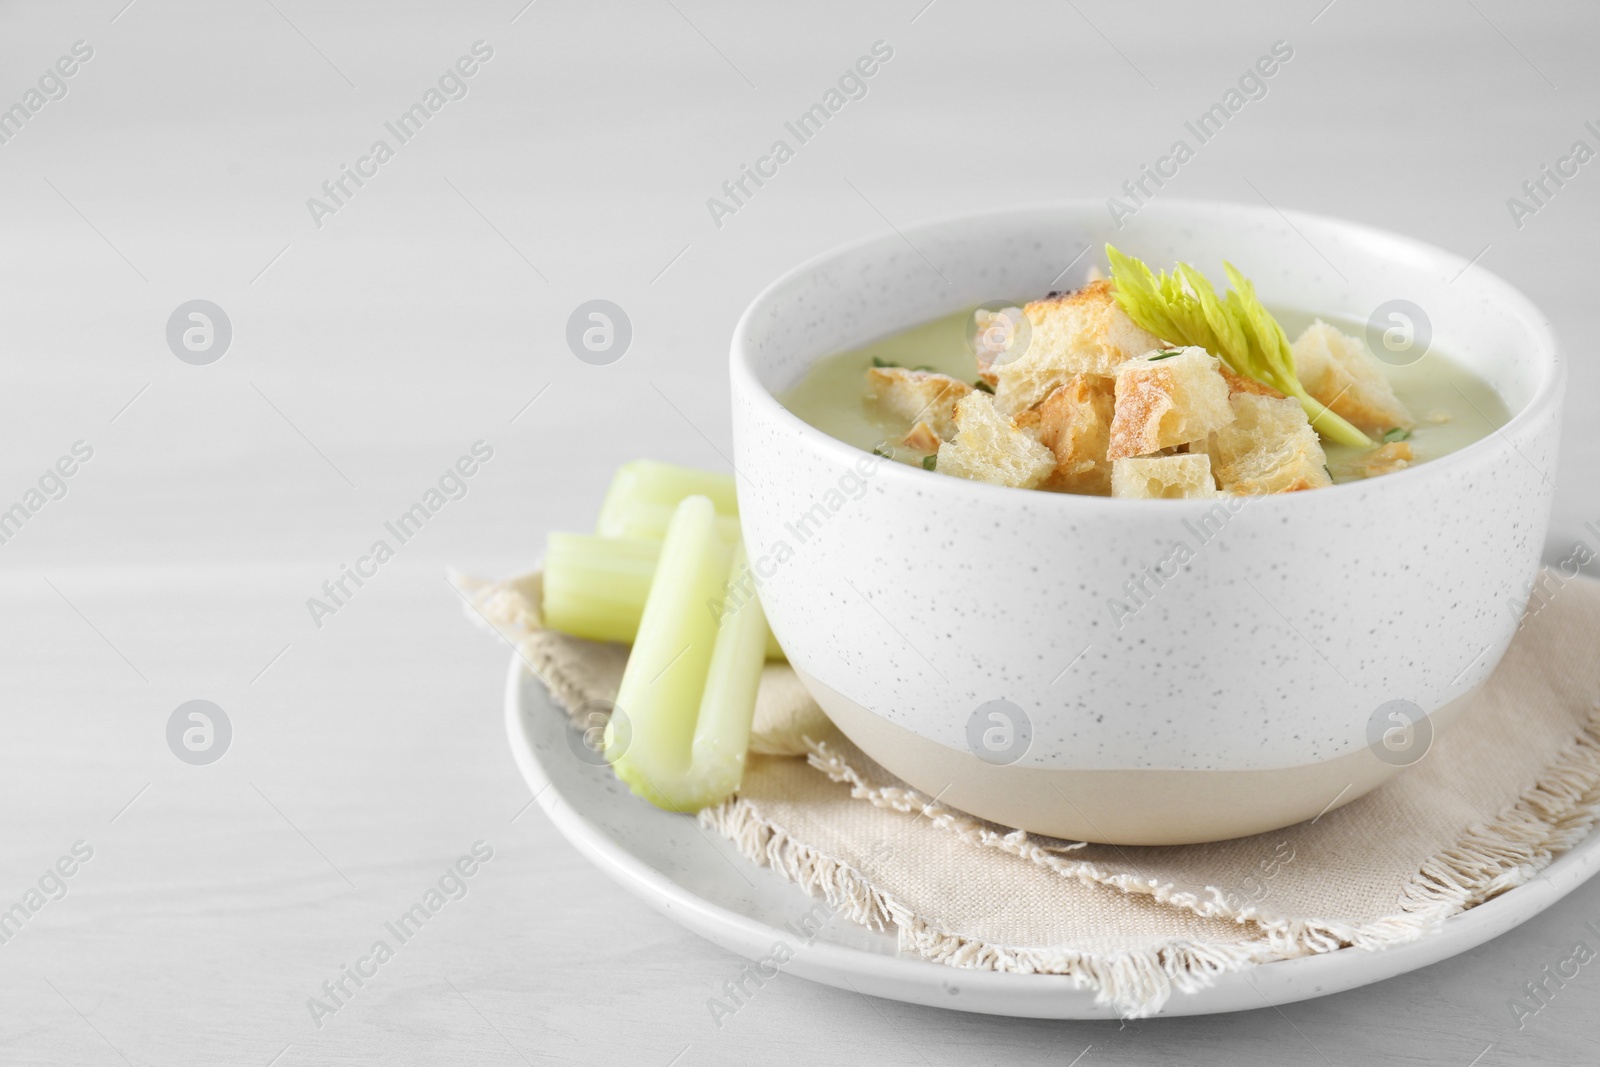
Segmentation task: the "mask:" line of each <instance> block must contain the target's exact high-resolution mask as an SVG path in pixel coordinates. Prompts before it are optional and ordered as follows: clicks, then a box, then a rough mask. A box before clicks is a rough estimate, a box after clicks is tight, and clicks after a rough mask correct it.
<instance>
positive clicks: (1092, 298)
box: [992, 281, 1161, 414]
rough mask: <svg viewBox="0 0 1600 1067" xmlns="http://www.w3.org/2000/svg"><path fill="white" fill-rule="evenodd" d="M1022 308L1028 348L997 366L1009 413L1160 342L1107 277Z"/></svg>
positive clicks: (1000, 397) (1109, 370) (1000, 400)
mask: <svg viewBox="0 0 1600 1067" xmlns="http://www.w3.org/2000/svg"><path fill="white" fill-rule="evenodd" d="M1023 311H1024V312H1025V313H1026V314H1027V316H1028V323H1029V326H1030V329H1031V336H1030V338H1029V340H1028V345H1027V348H1026V350H1025V351H1024V352H1023V353H1022V354H1021V355H1019V356H1017V357H1016V358H1015V359H1013V360H1011V361H1010V362H1009V363H1004V364H1000V363H997V364H995V365H994V367H993V368H992V369H993V372H994V374H995V375H996V381H995V383H993V384H994V386H995V403H996V404H997V405H998V406H999V408H1000V410H1001V411H1003V412H1006V413H1007V414H1015V413H1017V412H1019V411H1026V410H1027V409H1028V408H1031V407H1033V406H1034V405H1035V404H1037V403H1039V401H1041V400H1043V399H1044V398H1045V397H1046V396H1049V395H1050V391H1051V390H1053V389H1054V388H1055V387H1056V386H1058V385H1064V384H1066V381H1067V379H1068V378H1070V377H1072V376H1073V375H1074V374H1097V375H1100V376H1101V377H1104V378H1109V377H1111V376H1112V375H1114V374H1115V373H1116V369H1117V366H1118V365H1119V364H1121V363H1123V362H1124V361H1126V360H1129V359H1132V358H1133V357H1134V356H1142V355H1144V354H1145V353H1146V352H1149V351H1151V350H1152V349H1155V348H1159V347H1160V346H1161V341H1160V339H1159V338H1157V337H1156V336H1155V335H1154V334H1151V333H1147V332H1145V331H1144V330H1142V329H1140V328H1139V327H1138V326H1136V325H1134V322H1133V320H1132V319H1130V318H1129V317H1128V315H1127V312H1125V311H1123V310H1122V309H1121V308H1120V307H1118V306H1117V304H1116V301H1114V300H1113V299H1112V298H1111V283H1110V282H1108V281H1097V282H1090V283H1089V284H1088V285H1086V286H1084V287H1083V288H1082V289H1078V290H1076V291H1075V292H1071V293H1059V294H1052V295H1051V296H1049V297H1047V298H1045V299H1044V300H1035V301H1034V302H1033V303H1031V304H1029V305H1028V306H1027V307H1025V308H1023Z"/></svg>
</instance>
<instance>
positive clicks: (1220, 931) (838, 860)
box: [456, 575, 1600, 1015]
mask: <svg viewBox="0 0 1600 1067" xmlns="http://www.w3.org/2000/svg"><path fill="white" fill-rule="evenodd" d="M456 582H457V586H458V588H460V589H461V590H462V592H463V594H464V595H465V596H466V597H467V598H468V600H469V602H470V604H471V607H472V611H473V613H474V614H475V615H476V616H477V617H479V618H480V619H481V620H482V621H485V622H488V623H489V624H490V625H492V626H493V627H494V628H496V629H497V630H499V632H500V633H501V634H502V635H504V636H505V637H506V638H507V639H508V640H510V641H512V642H513V643H514V644H515V645H516V646H517V647H518V649H519V651H520V652H521V654H522V656H523V657H524V659H525V660H526V661H527V663H528V665H529V667H530V668H531V669H532V670H533V671H534V672H535V673H536V674H537V675H538V677H539V678H540V679H541V680H542V681H543V682H544V683H545V685H546V686H547V687H548V688H549V690H550V692H551V694H552V696H553V697H554V698H555V699H556V701H557V702H558V703H560V704H561V705H563V706H564V707H566V708H567V709H568V710H569V711H571V710H574V709H577V708H578V707H579V706H580V705H582V704H584V702H586V701H597V700H598V701H605V700H609V699H610V698H611V697H613V696H614V695H615V692H616V686H617V682H618V680H619V679H620V677H621V672H622V666H623V664H624V662H625V660H626V649H623V648H620V647H617V646H612V645H602V644H596V643H593V642H588V641H582V640H579V639H576V638H570V637H566V636H564V635H561V634H555V633H551V632H547V631H543V630H542V629H541V628H540V626H539V620H538V611H537V607H536V605H537V604H538V584H537V583H538V578H537V575H532V576H527V577H525V578H522V579H514V580H512V581H509V582H503V583H482V582H475V581H473V580H471V579H464V578H459V577H458V578H456ZM1542 588H1544V589H1546V590H1553V592H1547V593H1546V595H1545V597H1544V598H1543V600H1536V602H1535V603H1536V605H1538V607H1539V610H1537V611H1536V612H1530V614H1529V615H1528V617H1527V618H1526V619H1525V621H1524V625H1523V627H1522V629H1521V630H1520V631H1519V633H1518V635H1517V637H1516V639H1515V640H1514V641H1513V642H1512V645H1511V648H1510V650H1509V651H1508V652H1507V653H1506V657H1505V659H1504V660H1503V661H1502V662H1501V664H1500V666H1499V668H1498V669H1497V670H1496V671H1495V673H1494V675H1493V676H1492V677H1491V678H1490V679H1489V681H1488V682H1487V683H1486V684H1485V685H1484V686H1482V687H1481V688H1480V689H1479V690H1478V691H1477V692H1476V693H1475V694H1473V695H1472V696H1471V697H1469V698H1468V699H1467V706H1466V707H1465V708H1464V709H1463V710H1462V711H1461V713H1460V714H1459V716H1458V717H1457V719H1456V721H1455V722H1454V723H1452V724H1451V726H1450V728H1449V729H1448V730H1447V731H1445V733H1444V734H1443V736H1441V737H1439V738H1438V739H1436V741H1435V743H1434V745H1433V747H1432V749H1431V751H1429V753H1428V755H1427V756H1426V758H1425V759H1423V760H1422V762H1421V763H1419V764H1417V765H1416V766H1413V767H1410V768H1408V769H1407V770H1405V771H1404V772H1403V773H1402V774H1400V775H1399V776H1398V777H1396V778H1395V779H1394V780H1393V781H1392V782H1390V783H1389V784H1388V785H1386V786H1384V787H1383V788H1381V789H1379V790H1377V791H1375V792H1373V793H1371V794H1369V795H1367V796H1366V797H1363V798H1361V799H1359V800H1357V801H1355V802H1353V803H1350V804H1348V805H1346V806H1345V807H1343V808H1340V809H1338V810H1336V811H1331V812H1328V813H1326V814H1324V815H1322V816H1319V817H1318V818H1317V819H1314V820H1312V821H1311V822H1307V823H1302V824H1300V825H1298V826H1292V827H1288V828H1286V829H1283V830H1278V831H1274V832H1272V833H1266V834H1259V835H1256V836H1254V837H1248V838H1241V839H1238V840H1234V841H1225V842H1219V843H1213V844H1205V845H1185V846H1163V847H1117V846H1110V845H1093V844H1084V843H1082V842H1067V841H1058V840H1054V839H1051V838H1044V837H1040V836H1038V835H1035V834H1027V833H1024V832H1022V831H1019V830H1011V829H1009V828H1007V827H1003V826H997V825H995V824H992V823H988V822H984V821H982V820H979V819H975V818H973V817H972V816H969V815H966V814H964V813H962V812H960V811H956V810H954V809H951V808H948V807H945V806H944V805H942V804H940V803H938V802H937V801H935V800H933V799H931V798H929V797H926V796H924V795H922V794H920V793H918V792H917V791H915V790H913V789H911V788H909V787H908V786H906V785H905V784H904V783H902V782H900V781H899V780H897V779H896V778H895V777H894V776H893V775H890V774H889V773H888V772H887V771H885V770H884V769H883V768H881V767H879V766H878V765H877V764H876V763H874V762H873V761H872V760H870V759H868V758H867V757H866V756H865V755H864V754H863V753H862V752H861V751H860V750H859V749H857V748H855V746H853V745H852V744H850V742H849V741H847V740H846V739H845V738H844V737H843V736H842V735H841V734H839V733H838V732H837V731H836V730H835V729H834V728H833V726H832V724H831V723H829V722H828V721H827V719H826V718H824V717H823V716H822V714H821V712H820V711H819V710H818V709H817V707H816V705H815V704H814V703H813V702H812V701H811V700H810V699H809V697H807V696H806V694H805V691H804V690H803V689H802V688H801V687H800V686H799V685H798V683H797V682H796V680H795V677H794V674H793V672H792V671H790V670H789V669H788V668H787V667H786V666H783V665H769V666H768V668H767V670H766V672H765V675H764V676H763V679H762V688H761V694H760V698H759V702H758V708H757V715H756V723H755V728H754V730H753V731H752V742H751V747H752V751H753V752H754V753H766V755H760V754H757V755H752V757H751V758H750V761H749V764H748V766H747V768H746V772H745V778H744V782H743V784H742V786H741V787H740V790H739V793H738V794H737V795H736V796H734V797H732V798H730V799H729V800H727V801H725V802H724V803H722V804H720V805H718V806H717V807H715V808H711V809H707V810H706V811H703V812H701V813H700V819H701V821H702V822H703V823H704V824H705V825H706V826H708V827H711V828H714V829H716V830H718V831H719V832H721V833H723V834H725V835H726V836H727V837H729V838H730V839H731V840H733V841H734V842H735V843H736V844H737V845H738V846H739V847H740V849H741V850H742V851H743V852H744V854H745V855H746V856H748V857H749V858H750V859H751V860H752V862H755V863H758V864H761V865H763V866H770V867H772V868H773V869H774V870H776V871H778V872H779V873H780V874H782V875H783V876H784V877H786V878H788V879H790V880H792V881H794V882H796V883H798V884H799V885H800V886H801V887H802V888H803V889H805V891H806V892H808V893H810V894H811V895H813V896H818V897H821V898H823V899H824V900H825V901H826V903H827V906H828V908H829V909H831V910H832V911H835V912H841V913H843V914H845V915H847V916H848V917H850V918H852V919H854V920H855V921H857V922H861V923H864V924H867V925H870V926H873V927H877V928H881V929H888V928H892V929H894V930H895V931H896V932H897V935H898V937H899V941H900V946H901V949H902V951H906V952H909V953H914V954H916V955H918V956H921V957H923V958H926V959H929V960H937V961H940V962H944V963H947V964H951V965H954V966H958V967H973V968H982V969H988V970H1007V971H1024V972H1040V973H1051V974H1062V975H1067V976H1069V977H1071V978H1073V979H1074V980H1075V981H1076V982H1077V983H1078V984H1079V985H1080V986H1087V987H1091V988H1093V989H1095V990H1096V992H1097V994H1098V996H1099V998H1100V999H1101V1000H1102V1001H1104V1002H1109V1003H1112V1004H1114V1005H1115V1006H1116V1007H1117V1008H1118V1010H1120V1011H1122V1012H1124V1013H1126V1014H1128V1015H1142V1014H1148V1013H1150V1012H1153V1011H1155V1010H1158V1009H1159V1008H1160V1006H1161V1004H1163V1003H1164V1002H1165V1001H1166V999H1167V998H1168V997H1169V996H1170V995H1171V993H1172V992H1173V990H1179V991H1187V990H1192V989H1196V988H1200V987H1202V986H1204V985H1206V984H1209V982H1210V980H1211V977H1212V976H1213V975H1215V974H1217V973H1220V972H1223V971H1230V970H1237V969H1239V968H1242V967H1246V966H1250V965H1252V964H1258V963H1264V962H1269V961H1272V960H1279V959H1288V958H1293V957H1296V956H1304V955H1309V954H1312V953H1319V952H1329V951H1334V950H1340V949H1345V950H1363V949H1365V950H1373V949H1381V948H1383V947H1385V946H1386V945H1390V944H1395V943H1398V942H1401V941H1407V940H1412V939H1415V938H1418V937H1422V936H1426V935H1427V934H1428V933H1429V932H1430V931H1432V930H1434V929H1435V928H1437V926H1438V924H1439V923H1441V922H1443V921H1444V920H1445V919H1446V918H1448V917H1449V916H1451V915H1454V914H1457V913H1459V912H1461V911H1463V910H1465V909H1467V908H1470V907H1473V906H1474V905H1476V904H1479V903H1481V902H1483V901H1485V900H1487V899H1489V898H1491V897H1493V896H1495V895H1497V894H1499V893H1502V892H1504V891H1506V890H1507V889H1510V888H1513V887H1515V886H1518V885H1521V884H1523V883H1525V882H1528V881H1530V880H1532V879H1534V878H1536V877H1539V872H1540V871H1541V870H1542V869H1543V868H1544V867H1546V866H1547V865H1548V864H1549V863H1550V862H1551V860H1552V859H1553V858H1554V857H1555V856H1556V855H1557V854H1559V853H1560V852H1562V851H1564V850H1565V849H1567V848H1570V847H1571V846H1572V845H1574V844H1576V843H1577V842H1578V841H1579V840H1580V839H1581V838H1582V837H1583V835H1584V834H1585V833H1586V832H1587V831H1588V829H1589V827H1590V825H1591V824H1592V822H1593V821H1594V818H1595V814H1596V809H1597V807H1600V654H1597V653H1600V582H1592V581H1588V580H1585V579H1572V580H1566V581H1562V580H1561V579H1560V577H1559V576H1554V577H1551V578H1550V579H1549V580H1548V581H1547V582H1546V583H1545V584H1544V585H1543V586H1542ZM795 756H804V759H798V758H793V757H795ZM641 803H643V801H641Z"/></svg>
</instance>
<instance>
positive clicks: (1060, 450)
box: [1016, 374, 1113, 496]
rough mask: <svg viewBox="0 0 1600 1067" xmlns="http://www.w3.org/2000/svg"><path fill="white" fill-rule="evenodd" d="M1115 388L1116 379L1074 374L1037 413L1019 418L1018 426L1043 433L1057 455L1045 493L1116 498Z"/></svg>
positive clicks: (1033, 410) (1035, 409) (1031, 410)
mask: <svg viewBox="0 0 1600 1067" xmlns="http://www.w3.org/2000/svg"><path fill="white" fill-rule="evenodd" d="M1112 404H1113V383H1112V380H1111V379H1110V378H1101V377H1099V376H1097V375H1092V374H1074V375H1073V376H1072V377H1071V378H1069V379H1068V380H1067V384H1065V385H1060V386H1057V387H1056V388H1055V389H1054V390H1053V391H1052V392H1051V393H1050V395H1049V396H1047V397H1045V398H1044V400H1043V401H1041V402H1040V403H1039V405H1038V406H1037V407H1033V408H1029V409H1028V410H1027V411H1024V412H1022V413H1021V414H1020V415H1018V416H1017V418H1016V422H1017V425H1018V426H1020V427H1024V428H1033V429H1037V430H1038V431H1039V443H1040V444H1042V445H1044V446H1045V447H1046V448H1048V449H1050V450H1051V451H1052V452H1054V453H1055V456H1056V467H1055V470H1054V471H1052V472H1051V473H1050V477H1049V478H1047V479H1045V482H1044V485H1043V486H1042V488H1044V489H1053V490H1056V491H1057V492H1063V493H1092V494H1095V495H1098V496H1105V495H1106V494H1108V493H1110V492H1111V461H1110V460H1108V459H1107V458H1106V447H1107V445H1109V444H1110V442H1111V415H1112Z"/></svg>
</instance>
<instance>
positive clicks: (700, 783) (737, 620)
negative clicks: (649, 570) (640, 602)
mask: <svg viewBox="0 0 1600 1067" xmlns="http://www.w3.org/2000/svg"><path fill="white" fill-rule="evenodd" d="M743 562H744V560H743V550H742V549H740V548H734V549H732V550H730V549H729V548H728V546H727V545H726V543H725V542H724V541H723V540H722V537H721V536H720V535H719V534H718V533H717V529H716V512H715V509H714V507H713V505H712V503H711V500H710V499H709V498H707V497H703V496H690V497H687V498H685V499H684V500H683V502H682V503H680V504H679V505H678V506H677V508H676V509H675V510H674V512H673V516H672V521H671V522H670V523H669V524H668V526H667V532H666V537H665V539H664V540H663V541H662V545H661V556H660V562H659V565H658V566H657V568H656V576H655V580H654V581H653V582H652V583H651V586H650V595H649V597H648V599H647V600H646V601H645V607H644V616H643V618H642V619H641V620H640V623H639V633H638V636H637V637H636V638H635V640H634V644H633V651H632V653H631V654H630V655H629V656H628V664H627V667H626V668H624V670H623V673H622V684H621V685H620V687H619V688H618V690H617V699H616V709H617V712H616V714H614V715H613V718H612V721H611V723H610V724H608V725H607V727H606V734H605V745H606V757H607V759H609V760H610V761H611V765H612V768H613V769H614V770H615V771H616V774H617V777H619V778H621V779H622V780H623V781H624V782H626V783H627V785H628V787H629V788H630V789H632V790H633V792H634V793H635V794H636V795H638V796H640V797H642V798H643V799H645V800H648V801H649V802H650V803H652V804H654V805H655V806H656V807H658V808H664V809H666V810H668V811H698V810H700V809H701V808H704V807H707V806H709V805H711V804H715V803H718V802H719V801H721V800H724V799H726V798H727V797H728V796H729V795H730V794H731V793H732V792H733V791H734V790H735V789H737V788H738V785H739V781H740V779H741V778H742V777H743V774H744V762H745V752H746V750H747V748H748V746H749V741H750V722H751V719H752V718H753V716H754V715H755V701H756V689H757V686H758V685H759V683H760V680H761V665H762V659H763V658H764V654H765V648H766V636H767V635H766V628H767V624H766V618H765V617H764V615H763V614H762V612H761V604H760V602H759V601H758V600H756V599H755V598H754V597H751V598H749V599H748V600H747V601H745V602H744V603H742V604H741V605H739V606H738V607H737V608H735V609H734V610H731V611H728V612H726V613H725V614H724V615H723V616H722V620H721V622H720V624H719V623H718V622H717V621H716V620H715V619H714V618H713V616H712V614H711V612H710V611H709V610H707V607H706V605H707V603H708V602H709V601H711V600H712V599H714V598H715V597H716V596H717V595H718V594H719V593H721V591H722V589H723V586H724V584H725V583H726V582H727V580H728V577H729V575H730V573H736V572H737V571H736V569H742V567H743ZM619 716H620V717H621V718H622V719H624V720H625V723H620V724H619V722H618V717H619Z"/></svg>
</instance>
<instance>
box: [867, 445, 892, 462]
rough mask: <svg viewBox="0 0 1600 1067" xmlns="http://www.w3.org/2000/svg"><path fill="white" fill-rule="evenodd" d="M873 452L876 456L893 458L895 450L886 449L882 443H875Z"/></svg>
mask: <svg viewBox="0 0 1600 1067" xmlns="http://www.w3.org/2000/svg"><path fill="white" fill-rule="evenodd" d="M872 454H873V455H874V456H882V457H883V458H884V459H893V458H894V452H893V451H885V450H884V447H883V446H882V445H873V446H872Z"/></svg>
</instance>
